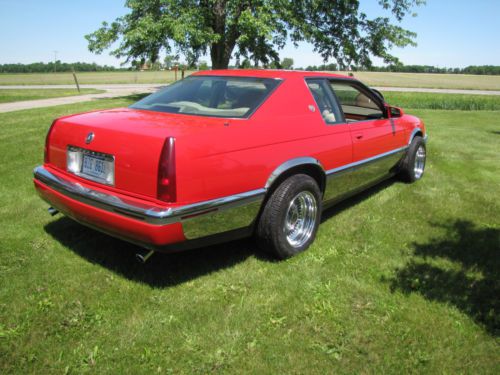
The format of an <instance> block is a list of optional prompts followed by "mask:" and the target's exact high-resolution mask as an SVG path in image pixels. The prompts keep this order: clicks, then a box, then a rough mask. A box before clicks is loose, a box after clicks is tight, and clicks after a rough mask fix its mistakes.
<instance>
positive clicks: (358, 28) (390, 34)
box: [85, 0, 425, 68]
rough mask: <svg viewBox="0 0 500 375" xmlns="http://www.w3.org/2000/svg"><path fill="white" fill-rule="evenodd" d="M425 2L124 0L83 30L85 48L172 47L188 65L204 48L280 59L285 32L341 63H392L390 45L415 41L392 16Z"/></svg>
mask: <svg viewBox="0 0 500 375" xmlns="http://www.w3.org/2000/svg"><path fill="white" fill-rule="evenodd" d="M424 2H425V0H379V1H378V3H379V5H380V6H381V7H382V8H384V9H386V10H387V11H388V12H389V13H390V14H392V15H393V19H394V20H395V21H396V22H393V21H392V20H391V18H390V17H375V18H369V17H368V16H367V15H366V14H365V13H363V12H362V11H361V10H360V7H359V0H127V1H126V2H125V5H126V7H127V8H129V10H130V11H129V12H128V13H127V14H126V15H124V16H122V17H119V18H117V19H116V20H114V21H113V22H111V23H107V22H103V24H102V26H101V27H100V28H99V29H98V30H96V31H95V32H93V33H91V34H88V35H86V36H85V38H86V39H87V40H88V47H89V50H90V51H91V52H95V53H102V52H103V51H104V50H106V49H108V48H111V47H114V49H113V50H112V51H111V54H112V55H114V56H116V57H119V58H125V59H126V61H130V60H137V59H140V60H142V61H145V60H150V61H153V62H154V61H156V60H158V58H159V56H160V54H161V53H166V54H170V53H172V52H173V51H175V52H178V53H182V54H183V55H184V56H186V59H187V60H188V64H190V65H191V64H193V63H194V62H196V61H197V60H198V59H199V58H200V56H202V55H204V54H206V53H209V54H210V57H211V60H212V67H213V68H227V67H228V65H229V61H230V59H231V57H235V58H236V59H237V60H238V61H240V59H243V60H248V59H250V60H252V61H254V63H255V64H259V63H261V64H263V65H269V64H270V63H274V64H277V65H279V63H280V60H279V54H278V50H279V49H281V48H283V47H284V46H285V44H286V42H287V40H291V42H292V43H294V44H295V45H297V43H298V42H302V41H306V42H309V43H311V44H312V45H313V46H314V50H315V51H316V52H317V53H318V54H319V55H320V56H321V57H322V58H323V60H324V61H327V60H329V59H335V60H336V62H337V64H338V65H339V66H340V67H341V68H344V67H348V66H351V65H356V66H362V67H370V66H371V65H372V60H371V59H372V57H374V56H376V57H380V58H382V59H383V61H384V62H386V63H389V64H395V63H398V59H397V58H396V57H395V56H393V55H391V54H390V49H391V48H392V47H394V46H397V47H404V46H408V45H415V42H414V38H415V36H416V34H415V33H413V32H411V31H408V30H405V29H403V28H402V27H400V26H398V25H397V22H399V21H401V20H402V19H403V18H404V17H405V16H406V15H408V14H409V13H412V12H413V8H414V7H415V6H418V5H420V4H423V3H424ZM116 43H118V44H117V45H116Z"/></svg>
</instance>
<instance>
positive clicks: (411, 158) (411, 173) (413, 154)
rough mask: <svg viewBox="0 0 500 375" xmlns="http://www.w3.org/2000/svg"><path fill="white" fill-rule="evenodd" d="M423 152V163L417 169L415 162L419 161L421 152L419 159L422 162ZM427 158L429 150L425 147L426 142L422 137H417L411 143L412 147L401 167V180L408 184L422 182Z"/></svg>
mask: <svg viewBox="0 0 500 375" xmlns="http://www.w3.org/2000/svg"><path fill="white" fill-rule="evenodd" d="M422 151H423V163H419V164H418V167H417V165H416V164H415V161H416V160H417V152H419V157H418V159H419V160H420V161H421V159H422V158H421V156H422ZM426 156H427V149H426V147H425V142H424V140H423V138H422V137H420V136H418V135H417V136H415V137H414V138H413V140H412V141H411V143H410V147H409V148H408V151H407V152H406V156H405V157H404V159H403V160H402V161H401V164H400V166H399V178H400V179H401V180H403V181H405V182H408V183H412V182H415V181H417V180H420V179H421V178H422V176H423V175H424V171H425V162H426Z"/></svg>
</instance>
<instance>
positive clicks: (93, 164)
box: [82, 154, 107, 180]
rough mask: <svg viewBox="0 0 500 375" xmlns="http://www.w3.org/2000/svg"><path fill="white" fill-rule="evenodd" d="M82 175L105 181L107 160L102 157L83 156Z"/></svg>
mask: <svg viewBox="0 0 500 375" xmlns="http://www.w3.org/2000/svg"><path fill="white" fill-rule="evenodd" d="M82 173H83V174H87V175H90V176H92V177H97V178H102V179H103V180H105V179H106V174H107V173H106V160H105V159H104V158H103V157H100V156H91V155H85V154H83V162H82Z"/></svg>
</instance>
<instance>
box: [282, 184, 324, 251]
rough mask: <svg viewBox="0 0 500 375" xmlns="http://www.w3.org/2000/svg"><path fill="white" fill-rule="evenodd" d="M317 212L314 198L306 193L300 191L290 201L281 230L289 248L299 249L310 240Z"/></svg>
mask: <svg viewBox="0 0 500 375" xmlns="http://www.w3.org/2000/svg"><path fill="white" fill-rule="evenodd" d="M317 210H318V205H317V203H316V198H314V195H313V194H312V193H310V192H308V191H302V192H300V193H299V194H297V195H296V196H295V197H294V198H293V199H292V201H291V202H290V204H289V206H288V210H287V212H286V217H285V225H284V228H283V231H284V232H285V236H286V239H287V241H288V243H289V244H290V245H291V246H293V247H295V248H297V247H301V246H302V245H304V244H305V243H306V242H307V241H308V240H309V239H310V238H311V236H312V234H313V232H314V228H315V226H316V219H317V218H316V216H317V215H316V213H317Z"/></svg>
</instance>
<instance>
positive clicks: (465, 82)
mask: <svg viewBox="0 0 500 375" xmlns="http://www.w3.org/2000/svg"><path fill="white" fill-rule="evenodd" d="M191 73H192V72H191V71H188V72H186V75H189V74H191ZM354 75H355V76H356V78H358V79H360V80H362V81H363V82H365V83H366V84H368V85H371V86H389V87H421V88H440V89H476V90H500V76H480V75H466V74H423V73H421V74H416V73H385V72H382V73H379V72H354ZM77 76H78V80H79V82H80V84H106V83H167V82H172V81H173V80H174V72H173V71H145V72H136V71H134V72H132V71H131V72H128V71H126V72H92V73H77ZM178 78H180V72H179V73H178ZM73 83H74V81H73V76H72V75H71V74H70V73H33V74H7V73H0V85H62V84H69V85H70V84H73Z"/></svg>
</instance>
